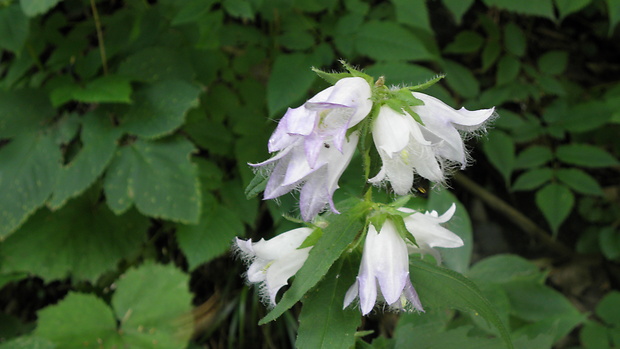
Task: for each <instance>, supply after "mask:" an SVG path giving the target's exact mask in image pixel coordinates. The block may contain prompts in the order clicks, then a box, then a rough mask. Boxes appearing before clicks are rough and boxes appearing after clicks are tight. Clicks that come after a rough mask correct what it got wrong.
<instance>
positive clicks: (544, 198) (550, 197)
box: [536, 183, 575, 235]
mask: <svg viewBox="0 0 620 349" xmlns="http://www.w3.org/2000/svg"><path fill="white" fill-rule="evenodd" d="M574 204H575V197H574V196H573V193H572V192H571V191H570V190H569V189H568V188H567V187H566V186H564V185H562V184H557V183H551V184H547V185H546V186H545V187H543V188H542V189H540V190H539V191H537V192H536V206H538V208H539V209H540V210H541V211H542V213H543V215H544V216H545V219H546V220H547V222H548V223H549V226H551V230H552V231H553V235H557V233H558V228H559V227H560V225H561V224H562V222H564V220H565V219H566V218H567V217H568V215H569V213H570V211H571V210H572V209H573V205H574Z"/></svg>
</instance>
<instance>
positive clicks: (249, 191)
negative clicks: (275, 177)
mask: <svg viewBox="0 0 620 349" xmlns="http://www.w3.org/2000/svg"><path fill="white" fill-rule="evenodd" d="M268 179H269V178H268V177H265V176H263V175H262V174H260V173H257V174H256V175H255V176H254V178H252V181H251V182H250V184H248V186H247V187H246V188H245V191H244V193H245V197H246V198H247V199H248V200H249V199H252V198H255V197H256V196H258V194H259V193H260V192H262V191H264V190H265V188H266V187H267V180H268Z"/></svg>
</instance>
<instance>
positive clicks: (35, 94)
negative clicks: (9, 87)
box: [0, 89, 56, 138]
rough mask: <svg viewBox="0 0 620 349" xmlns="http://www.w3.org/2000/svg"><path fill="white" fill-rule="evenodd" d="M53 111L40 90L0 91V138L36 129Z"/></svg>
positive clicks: (48, 119)
mask: <svg viewBox="0 0 620 349" xmlns="http://www.w3.org/2000/svg"><path fill="white" fill-rule="evenodd" d="M55 113H56V111H55V110H54V108H53V107H52V105H51V104H50V102H49V100H48V98H47V95H46V94H45V93H44V92H43V91H42V90H34V89H21V90H13V91H0V115H1V116H2V117H0V138H11V137H15V136H19V135H21V134H24V133H30V132H35V131H38V130H40V129H42V128H43V127H44V126H45V125H46V124H48V123H51V121H52V120H51V119H52V118H53V117H54V114H55Z"/></svg>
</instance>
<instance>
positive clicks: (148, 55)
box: [118, 1, 204, 82]
mask: <svg viewBox="0 0 620 349" xmlns="http://www.w3.org/2000/svg"><path fill="white" fill-rule="evenodd" d="M201 2H202V3H204V1H201ZM118 74H119V75H122V76H127V77H129V78H131V79H133V80H137V81H143V82H155V81H159V80H175V79H181V80H184V81H186V82H189V81H191V80H193V78H194V71H193V69H192V65H191V64H187V59H186V58H184V57H183V56H182V55H181V54H180V52H179V51H178V50H175V49H172V48H167V47H148V48H145V49H143V50H141V51H138V52H137V53H134V54H133V55H131V56H129V57H127V58H126V59H125V60H124V61H123V62H121V64H120V66H119V67H118Z"/></svg>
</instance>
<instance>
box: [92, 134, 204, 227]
mask: <svg viewBox="0 0 620 349" xmlns="http://www.w3.org/2000/svg"><path fill="white" fill-rule="evenodd" d="M193 151H194V147H193V146H192V144H191V143H190V142H189V141H187V140H186V139H184V138H182V137H171V138H166V139H163V140H159V141H144V140H140V139H139V140H137V141H136V142H134V143H132V144H130V145H127V146H125V147H122V148H120V149H119V150H118V151H117V154H116V157H115V158H114V160H112V163H111V164H110V167H109V168H108V170H107V174H106V177H105V181H104V189H105V193H106V199H107V203H108V206H109V207H110V208H111V209H112V211H114V212H115V213H117V214H120V213H122V212H124V211H125V210H127V209H128V208H129V207H131V205H132V204H133V203H135V204H136V207H137V208H138V210H139V211H140V212H142V213H143V214H145V215H147V216H151V217H156V218H163V219H169V220H172V221H176V222H181V223H186V224H192V223H193V224H195V223H198V220H199V215H200V204H201V199H200V190H199V182H198V178H197V173H196V172H197V171H196V167H195V166H194V165H193V164H192V163H191V161H190V155H191V153H192V152H193Z"/></svg>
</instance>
